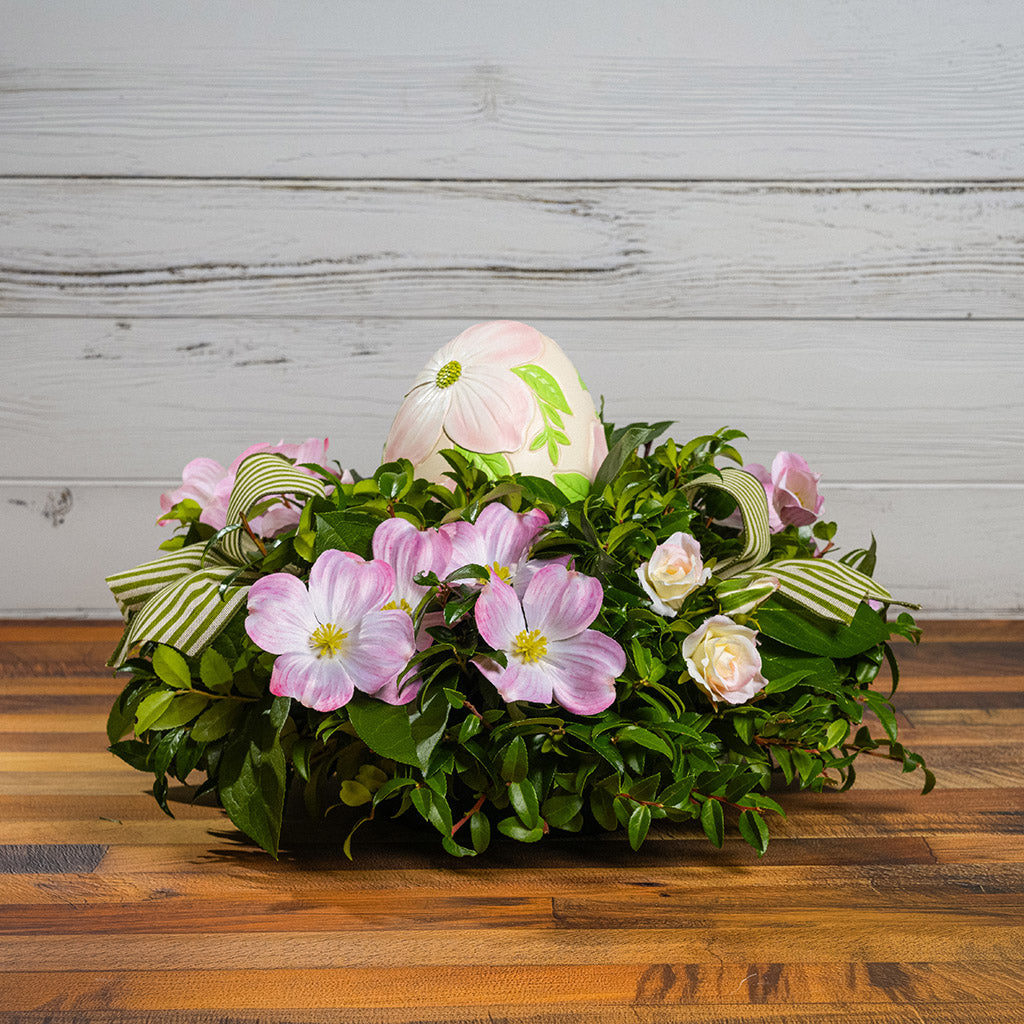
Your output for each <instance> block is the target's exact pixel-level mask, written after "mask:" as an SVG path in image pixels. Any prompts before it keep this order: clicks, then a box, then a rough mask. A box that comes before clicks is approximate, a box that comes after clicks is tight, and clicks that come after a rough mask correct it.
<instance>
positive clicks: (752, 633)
mask: <svg viewBox="0 0 1024 1024" xmlns="http://www.w3.org/2000/svg"><path fill="white" fill-rule="evenodd" d="M668 426H669V424H667V423H658V424H653V425H647V424H631V425H629V426H627V427H620V428H617V429H616V428H614V427H612V426H610V425H608V424H605V423H602V422H601V420H600V418H599V417H598V416H597V414H596V413H595V410H594V405H593V402H592V401H591V399H590V396H589V394H588V393H587V391H586V389H585V388H584V387H583V385H582V383H581V381H580V380H579V377H578V375H577V374H576V372H575V370H574V368H573V367H572V364H571V363H570V362H569V360H568V359H567V358H566V357H565V355H564V353H562V352H561V350H560V349H558V347H557V346H556V345H555V344H554V342H552V341H551V339H549V338H546V337H544V336H543V335H541V334H540V333H539V332H537V331H535V330H534V329H533V328H530V327H527V326H525V325H523V324H515V323H510V322H504V321H501V322H496V323H491V324H481V325H476V326H475V327H472V328H470V329H469V330H467V331H465V332H464V333H463V334H462V335H460V336H459V337H458V338H456V339H455V340H454V341H452V342H450V343H449V344H448V345H446V346H445V347H444V348H442V349H441V350H440V351H439V352H438V353H437V354H436V355H435V357H434V358H433V359H432V360H431V362H430V363H428V365H427V367H426V368H425V369H424V371H423V372H422V373H421V374H420V376H419V377H417V378H416V380H415V382H414V384H413V387H412V389H411V390H410V391H409V393H408V395H407V397H406V399H405V402H404V404H403V406H402V408H401V409H400V410H399V413H398V416H397V417H396V419H395V422H394V426H393V427H392V430H391V434H390V437H389V438H388V442H387V446H386V449H385V455H384V458H385V461H384V463H383V465H381V466H379V467H378V468H377V469H376V471H375V472H374V473H373V474H372V476H369V477H365V478H358V477H356V476H355V475H353V474H352V473H350V472H348V471H343V470H342V467H341V466H340V465H338V464H336V463H335V464H333V465H332V464H331V463H330V462H329V459H328V454H327V441H326V440H315V439H311V440H309V441H307V442H305V443H303V444H293V445H288V444H283V443H282V444H278V445H269V444H261V445H256V446H255V447H253V448H250V449H248V450H247V451H246V452H243V453H242V455H241V456H239V457H238V459H236V460H235V462H234V463H232V464H231V465H230V466H229V467H227V468H225V467H224V466H222V465H220V464H219V463H217V462H214V461H213V460H211V459H208V458H200V459H196V460H195V461H193V462H191V463H189V464H188V466H186V467H185V471H184V474H183V480H182V486H181V487H180V488H179V489H178V490H176V491H174V492H173V493H170V494H166V495H164V496H163V498H162V510H163V513H162V517H161V522H163V523H176V524H178V527H179V529H178V532H177V534H176V535H175V536H173V537H172V538H171V539H169V540H168V541H166V542H165V543H164V544H163V545H162V547H163V548H165V549H166V553H165V554H164V555H163V556H162V557H160V558H157V559H155V560H154V561H151V562H147V563H146V564H144V565H141V566H138V567H137V568H134V569H130V570H128V571H125V572H119V573H116V574H115V575H113V576H111V577H109V579H108V584H109V586H110V588H111V590H112V591H113V593H114V596H115V598H116V599H117V601H118V603H119V605H120V607H121V609H122V611H123V613H124V615H125V619H126V627H125V633H124V636H123V638H122V640H121V642H120V644H119V646H118V648H117V650H116V651H115V652H114V654H113V656H112V658H111V665H112V666H114V667H115V668H117V669H118V670H120V671H123V672H126V673H128V675H129V680H128V683H127V686H126V687H125V689H124V691H123V692H122V693H121V695H120V696H119V697H118V699H117V701H116V703H115V705H114V707H113V709H112V711H111V713H110V718H109V723H108V733H109V737H110V741H111V744H112V746H111V748H110V749H111V750H112V751H113V752H114V753H115V754H116V755H118V756H119V757H121V758H123V759H124V760H125V761H127V762H128V763H129V764H131V765H132V766H133V767H136V768H138V769H140V770H143V771H147V772H152V773H153V774H154V776H155V784H154V789H153V792H154V795H155V797H156V799H157V801H158V802H159V803H160V806H161V807H163V809H164V810H165V811H168V813H170V812H169V809H168V804H167V796H168V778H169V777H172V778H175V779H178V780H180V781H182V782H184V781H185V780H186V779H189V778H190V776H192V773H193V772H195V771H197V770H198V771H201V772H203V773H205V781H203V782H202V784H201V785H199V786H198V789H197V791H196V795H197V796H198V795H201V794H203V793H206V792H212V793H215V794H216V797H217V799H218V800H219V801H220V803H221V805H222V806H223V807H224V809H225V810H226V811H227V813H228V815H229V816H230V818H231V820H232V821H233V822H234V823H235V824H236V825H237V826H238V827H239V828H240V829H241V830H242V831H243V832H245V833H246V834H247V835H248V836H250V837H251V838H252V839H253V840H255V842H257V843H259V844H260V845H261V846H262V847H263V848H264V849H266V850H267V851H269V852H270V853H271V854H273V855H275V856H276V855H277V852H278V849H279V844H280V835H281V822H282V817H283V815H284V811H285V807H286V798H287V797H288V795H289V794H292V795H293V797H294V798H295V800H296V801H298V799H299V797H300V796H301V799H302V800H303V801H304V803H305V808H306V810H307V811H308V813H309V814H310V815H311V816H312V817H313V819H314V820H317V821H319V820H322V819H324V817H325V816H331V815H332V814H334V813H336V812H337V811H338V810H339V809H343V808H345V807H349V808H352V807H355V808H363V809H364V813H363V814H362V816H361V817H360V819H359V821H358V822H357V824H356V825H355V826H354V827H353V828H352V829H351V831H349V833H348V838H347V839H346V840H345V843H344V849H345V852H346V854H348V853H349V852H350V850H349V846H350V843H351V840H352V836H353V833H354V832H355V828H356V827H358V825H361V824H363V823H365V822H367V821H371V820H372V819H374V818H375V817H380V816H381V815H383V814H388V815H400V814H409V815H413V816H418V817H419V818H422V820H423V822H424V823H425V825H424V827H425V828H428V829H433V830H436V831H437V833H439V835H440V842H441V843H442V845H443V846H444V848H445V850H447V851H448V852H449V853H451V854H453V855H455V856H460V857H461V856H470V855H474V854H478V853H482V852H483V851H484V850H486V849H487V846H488V844H489V842H490V839H491V835H492V832H493V830H494V829H497V830H498V831H499V832H501V833H503V834H504V835H505V836H509V837H511V838H513V839H517V840H520V841H522V842H536V841H538V840H541V839H542V838H544V837H545V836H547V835H549V834H551V833H557V832H559V831H564V832H579V831H581V830H588V829H595V828H596V829H606V830H609V831H612V830H616V829H624V830H626V833H627V835H628V838H629V842H630V843H631V845H632V846H633V848H634V849H636V848H638V847H639V846H640V844H641V843H642V842H643V841H644V838H645V837H646V835H647V833H648V829H649V827H650V826H651V824H652V823H653V822H658V821H663V822H664V821H669V822H686V821H688V820H690V819H695V820H696V821H698V822H699V824H700V826H701V827H702V828H703V831H704V832H705V833H706V834H707V836H708V838H709V839H710V841H711V842H712V843H713V844H715V845H716V846H721V845H722V843H723V840H724V837H725V834H726V830H727V829H732V828H737V829H738V831H739V834H740V835H741V836H742V837H743V839H745V840H746V841H747V842H748V843H749V844H750V845H751V846H753V847H754V849H755V850H757V851H758V853H763V852H764V851H765V849H766V848H767V845H768V839H769V821H770V819H771V817H772V815H774V814H782V813H784V812H783V808H782V806H780V803H779V802H778V800H777V799H776V796H778V795H779V794H778V793H777V792H776V796H772V795H770V793H771V792H773V791H774V790H773V786H775V789H776V790H777V789H778V788H779V787H778V783H779V782H780V781H781V782H784V783H785V784H787V785H798V786H800V787H806V788H811V789H814V790H821V789H824V788H826V787H828V788H834V789H836V790H844V789H847V788H848V787H850V786H851V785H853V783H854V780H855V778H856V771H855V762H856V760H857V758H858V757H859V756H861V755H863V754H870V755H874V756H882V757H886V758H889V759H891V760H892V761H894V762H896V764H898V765H900V766H901V767H902V770H903V771H905V772H907V771H913V770H921V771H922V772H923V775H924V786H923V789H924V791H927V790H929V789H930V788H931V786H932V785H933V783H934V779H933V777H932V775H931V773H930V772H929V771H928V769H927V768H926V767H925V765H924V762H923V760H922V758H921V757H920V756H919V755H918V754H915V753H912V752H910V751H907V750H905V749H904V748H903V746H902V745H901V744H900V743H899V741H898V738H897V730H896V717H895V714H894V712H893V709H892V706H891V704H890V698H891V696H892V692H893V691H895V689H896V683H897V681H898V671H897V665H896V660H895V657H894V654H893V649H892V647H891V646H890V643H889V641H890V639H891V638H892V637H893V636H894V635H899V636H903V637H906V638H908V639H910V640H912V641H916V640H917V639H918V636H919V630H918V629H917V627H916V625H915V623H914V620H913V619H912V618H911V616H910V615H909V614H908V613H906V612H902V613H900V614H898V615H896V616H895V617H893V616H892V615H890V614H889V609H890V607H891V606H892V605H893V604H894V603H895V602H894V599H893V597H892V596H891V594H890V593H889V592H888V590H886V589H885V588H883V587H882V586H880V585H879V584H878V583H876V582H875V581H874V579H873V578H872V574H873V571H874V567H875V545H874V541H872V543H871V545H870V547H867V548H860V549H855V550H849V551H846V552H845V553H844V554H842V555H841V556H840V557H838V558H836V557H831V556H834V555H835V554H836V552H837V550H838V549H837V548H836V547H835V530H836V528H835V524H833V523H829V522H826V521H824V520H822V519H821V517H820V516H821V511H822V502H823V499H822V496H821V495H820V494H819V493H818V483H819V477H818V475H817V474H815V473H813V472H812V471H811V469H810V468H809V466H808V465H807V463H806V462H805V461H804V460H803V459H802V458H801V457H800V456H798V455H795V454H793V453H790V452H780V453H779V455H778V456H777V457H776V458H775V460H774V461H773V463H772V465H771V467H769V468H765V467H762V466H753V465H752V466H748V467H747V468H746V469H742V468H740V466H741V465H742V460H741V457H740V454H739V453H738V452H737V450H736V449H735V447H734V442H735V441H736V440H737V439H738V438H740V437H743V436H744V435H742V434H741V433H740V432H739V431H736V430H729V429H722V430H719V431H718V432H716V433H715V434H711V435H707V436H702V437H697V438H694V439H692V440H687V441H677V440H673V439H666V440H659V438H660V437H661V436H662V435H663V433H664V432H665V430H666V428H667V427H668ZM886 663H888V666H889V669H890V673H889V675H890V682H889V685H888V687H887V689H886V688H876V687H875V683H876V677H877V676H878V674H879V671H880V669H881V667H882V666H883V664H886ZM868 712H869V713H871V720H872V721H874V722H875V723H876V725H875V727H874V730H872V728H871V727H869V726H868V725H867V724H865V722H864V719H865V714H866V713H868ZM126 737H129V738H126ZM780 799H783V800H784V798H782V797H780Z"/></svg>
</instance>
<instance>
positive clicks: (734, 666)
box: [682, 615, 768, 704]
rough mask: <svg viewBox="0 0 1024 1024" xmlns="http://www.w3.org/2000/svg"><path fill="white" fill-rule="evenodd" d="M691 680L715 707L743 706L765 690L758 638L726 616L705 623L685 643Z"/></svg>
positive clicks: (765, 683)
mask: <svg viewBox="0 0 1024 1024" xmlns="http://www.w3.org/2000/svg"><path fill="white" fill-rule="evenodd" d="M682 651H683V657H684V658H685V659H686V667H687V669H688V670H689V673H690V678H691V679H693V681H694V682H695V683H696V684H697V685H698V686H699V687H700V688H701V689H702V690H704V691H705V692H706V693H707V695H708V696H709V697H710V698H711V699H712V701H714V702H715V703H721V702H724V703H726V704H743V703H744V702H746V701H748V700H750V698H751V697H753V696H754V695H755V694H756V693H758V691H760V690H761V689H763V688H764V687H765V686H766V685H767V683H768V680H767V679H765V678H764V676H763V675H761V655H760V654H759V653H758V650H757V634H756V633H755V632H754V630H752V629H749V628H747V627H746V626H740V625H738V624H737V623H735V622H733V621H732V619H730V618H729V617H728V616H726V615H715V616H712V617H711V618H710V619H708V620H706V621H705V622H704V624H703V625H702V626H701V627H700V628H699V629H698V630H697V631H696V632H694V633H691V634H690V635H689V636H688V637H687V638H686V639H685V640H684V641H683V648H682Z"/></svg>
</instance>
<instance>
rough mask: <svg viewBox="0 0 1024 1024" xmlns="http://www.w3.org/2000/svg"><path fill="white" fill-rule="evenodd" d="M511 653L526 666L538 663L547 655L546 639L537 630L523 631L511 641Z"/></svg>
mask: <svg viewBox="0 0 1024 1024" xmlns="http://www.w3.org/2000/svg"><path fill="white" fill-rule="evenodd" d="M512 653H513V654H514V655H515V656H516V657H517V658H518V659H519V660H520V661H521V662H523V663H524V664H526V665H529V664H530V663H531V662H534V661H539V660H540V659H541V658H543V657H544V655H545V654H547V653H548V638H547V637H546V636H544V635H542V633H541V631H540V630H539V629H531V630H530V631H529V632H527V631H526V630H525V629H524V630H523V631H522V632H521V633H520V634H519V635H518V636H517V637H516V638H515V640H513V641H512Z"/></svg>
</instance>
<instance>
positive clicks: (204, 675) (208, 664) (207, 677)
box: [199, 647, 235, 693]
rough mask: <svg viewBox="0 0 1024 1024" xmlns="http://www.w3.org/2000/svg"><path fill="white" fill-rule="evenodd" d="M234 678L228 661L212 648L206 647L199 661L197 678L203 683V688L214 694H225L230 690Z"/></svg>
mask: <svg viewBox="0 0 1024 1024" xmlns="http://www.w3.org/2000/svg"><path fill="white" fill-rule="evenodd" d="M234 677H235V676H234V673H233V672H232V671H231V666H230V665H229V664H228V659H227V658H225V657H224V655H223V654H221V653H220V652H219V651H215V650H214V649H213V648H212V647H207V648H206V650H205V651H203V656H202V658H201V659H200V661H199V678H200V679H201V680H202V681H203V686H205V687H206V688H207V689H208V690H212V691H213V692H214V693H227V691H228V690H230V689H231V682H232V680H233V679H234Z"/></svg>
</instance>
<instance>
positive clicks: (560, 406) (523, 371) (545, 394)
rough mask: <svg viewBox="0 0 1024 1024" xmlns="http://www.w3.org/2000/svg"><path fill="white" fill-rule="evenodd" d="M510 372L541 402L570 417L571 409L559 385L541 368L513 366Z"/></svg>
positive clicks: (532, 365) (531, 364) (529, 365)
mask: <svg viewBox="0 0 1024 1024" xmlns="http://www.w3.org/2000/svg"><path fill="white" fill-rule="evenodd" d="M512 372H513V373H514V374H515V375H516V376H517V377H519V379H520V380H522V381H524V382H525V383H526V384H527V386H528V387H529V388H530V389H531V390H532V391H533V393H534V394H535V395H536V396H537V397H538V398H539V399H540V400H541V401H542V402H544V403H545V404H547V405H550V406H553V407H554V408H556V409H557V410H558V411H559V412H565V413H569V415H572V409H570V408H569V403H568V402H567V401H566V400H565V395H564V394H563V393H562V388H561V385H560V384H559V383H558V381H557V380H555V378H554V377H552V376H551V374H550V373H548V371H547V370H545V369H544V368H543V367H542V366H537V365H536V364H534V363H523V364H522V366H513V367H512Z"/></svg>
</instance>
